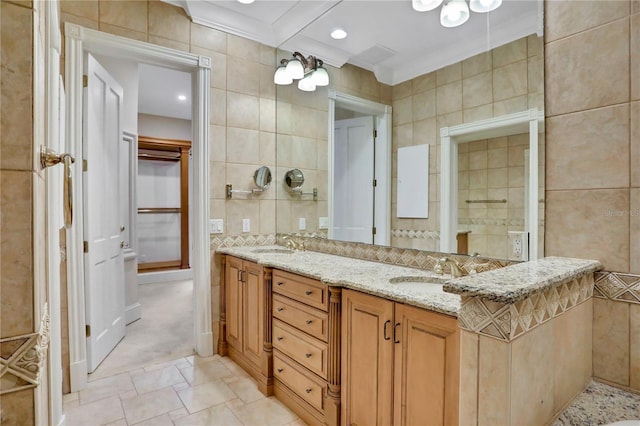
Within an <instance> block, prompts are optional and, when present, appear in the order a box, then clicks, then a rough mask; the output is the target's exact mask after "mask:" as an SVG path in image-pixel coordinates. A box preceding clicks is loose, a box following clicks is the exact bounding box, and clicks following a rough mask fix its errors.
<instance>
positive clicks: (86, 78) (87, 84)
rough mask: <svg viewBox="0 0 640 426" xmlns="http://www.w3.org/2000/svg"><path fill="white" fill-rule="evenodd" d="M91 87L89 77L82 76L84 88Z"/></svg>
mask: <svg viewBox="0 0 640 426" xmlns="http://www.w3.org/2000/svg"><path fill="white" fill-rule="evenodd" d="M87 86H89V77H87V76H86V74H85V75H83V76H82V87H87Z"/></svg>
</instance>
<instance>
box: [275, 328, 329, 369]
mask: <svg viewBox="0 0 640 426" xmlns="http://www.w3.org/2000/svg"><path fill="white" fill-rule="evenodd" d="M273 347H274V348H276V349H278V350H279V351H280V352H282V353H284V354H285V355H288V356H289V357H290V358H291V359H293V360H294V361H296V362H298V363H299V364H301V365H302V366H304V367H307V368H308V369H309V370H311V371H312V372H314V373H316V374H317V375H318V376H320V377H322V378H323V379H326V378H327V344H326V343H323V342H321V341H319V340H318V339H315V338H313V337H311V336H308V335H306V334H305V333H303V332H301V331H299V330H296V329H295V328H293V327H291V326H289V325H287V324H285V323H283V322H282V321H278V320H277V319H274V320H273Z"/></svg>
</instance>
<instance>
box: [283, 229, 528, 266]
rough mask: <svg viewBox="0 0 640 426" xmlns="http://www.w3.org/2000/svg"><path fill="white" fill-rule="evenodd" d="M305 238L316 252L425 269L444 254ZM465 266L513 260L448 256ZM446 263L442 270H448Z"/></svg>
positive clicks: (503, 262) (502, 264)
mask: <svg viewBox="0 0 640 426" xmlns="http://www.w3.org/2000/svg"><path fill="white" fill-rule="evenodd" d="M281 237H282V234H278V241H279V242H280V243H281ZM300 238H301V239H302V240H304V244H305V247H306V248H307V250H312V251H317V252H320V253H326V254H335V255H337V256H344V257H351V258H354V259H361V260H370V261H373V262H382V263H387V264H390V265H399V266H408V267H411V268H418V269H423V270H427V271H433V270H434V267H435V264H436V261H437V260H438V259H440V258H442V256H443V253H440V252H431V251H424V250H417V249H403V248H398V247H387V246H376V245H373V244H364V243H351V242H345V241H335V240H329V239H326V238H319V237H300ZM449 257H451V258H453V259H455V260H456V261H457V262H458V263H459V264H461V265H462V266H463V267H465V268H466V269H470V268H471V266H474V265H480V266H479V267H478V266H476V267H475V269H476V270H477V272H483V271H488V270H490V269H497V268H503V267H505V266H508V265H511V264H513V263H517V262H512V261H509V260H497V259H488V258H481V257H471V256H466V255H457V254H456V255H450V256H449ZM448 268H449V267H448V266H445V271H444V272H445V273H450V271H448Z"/></svg>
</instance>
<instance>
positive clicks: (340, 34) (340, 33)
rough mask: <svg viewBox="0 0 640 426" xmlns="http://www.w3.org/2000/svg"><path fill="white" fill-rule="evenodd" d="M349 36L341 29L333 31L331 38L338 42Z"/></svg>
mask: <svg viewBox="0 0 640 426" xmlns="http://www.w3.org/2000/svg"><path fill="white" fill-rule="evenodd" d="M346 36H347V32H346V31H345V30H343V29H341V28H338V29H336V30H333V31H331V37H332V38H335V39H336V40H342V39H343V38H345V37H346Z"/></svg>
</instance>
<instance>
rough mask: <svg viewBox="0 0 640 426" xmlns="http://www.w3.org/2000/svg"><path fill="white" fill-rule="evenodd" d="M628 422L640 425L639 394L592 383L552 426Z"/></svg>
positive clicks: (593, 425)
mask: <svg viewBox="0 0 640 426" xmlns="http://www.w3.org/2000/svg"><path fill="white" fill-rule="evenodd" d="M625 420H626V421H631V420H636V421H637V422H635V423H632V424H635V425H636V426H637V425H639V424H640V395H637V394H634V393H630V392H627V391H624V390H622V389H618V388H614V387H613V386H609V385H605V384H603V383H598V382H593V381H592V382H591V383H590V384H589V386H587V388H586V389H585V390H584V391H583V392H582V393H581V394H579V395H578V396H577V397H576V398H575V399H574V400H573V402H572V403H571V405H569V407H567V409H566V410H565V411H564V412H563V413H562V414H561V415H560V417H559V418H558V419H556V421H555V422H553V423H552V425H553V426H575V425H585V426H587V425H588V426H595V425H606V424H610V423H613V422H619V421H625ZM629 426H631V424H629Z"/></svg>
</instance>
